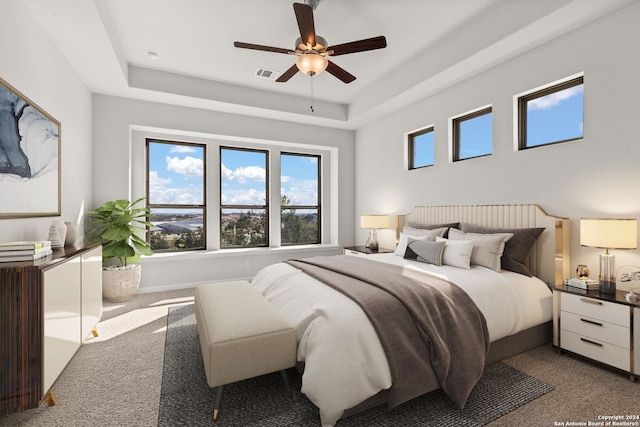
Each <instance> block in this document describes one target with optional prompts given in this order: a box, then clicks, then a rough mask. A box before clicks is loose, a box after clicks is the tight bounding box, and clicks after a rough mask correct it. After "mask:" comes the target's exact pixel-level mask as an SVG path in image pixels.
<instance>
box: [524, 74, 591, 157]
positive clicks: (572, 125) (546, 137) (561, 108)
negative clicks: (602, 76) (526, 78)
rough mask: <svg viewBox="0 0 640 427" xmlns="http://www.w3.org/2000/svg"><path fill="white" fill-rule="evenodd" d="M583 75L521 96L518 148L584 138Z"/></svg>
mask: <svg viewBox="0 0 640 427" xmlns="http://www.w3.org/2000/svg"><path fill="white" fill-rule="evenodd" d="M583 127H584V78H583V77H582V76H580V77H576V78H573V79H571V80H568V81H565V82H562V83H558V84H554V85H553V86H550V87H546V88H544V89H541V90H536V91H535V92H532V93H529V94H526V95H523V96H521V97H519V98H518V148H519V149H521V150H522V149H525V148H532V147H539V146H541V145H549V144H556V143H559V142H568V141H576V140H579V139H582V138H583V137H584V129H583Z"/></svg>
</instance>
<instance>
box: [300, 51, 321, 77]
mask: <svg viewBox="0 0 640 427" xmlns="http://www.w3.org/2000/svg"><path fill="white" fill-rule="evenodd" d="M296 65H297V66H298V69H299V70H300V71H302V72H303V73H305V74H308V75H310V76H315V75H316V74H320V73H321V72H323V71H324V70H325V69H326V68H327V65H329V61H328V60H327V58H325V57H324V56H322V55H320V54H317V53H305V54H303V55H300V56H298V59H296Z"/></svg>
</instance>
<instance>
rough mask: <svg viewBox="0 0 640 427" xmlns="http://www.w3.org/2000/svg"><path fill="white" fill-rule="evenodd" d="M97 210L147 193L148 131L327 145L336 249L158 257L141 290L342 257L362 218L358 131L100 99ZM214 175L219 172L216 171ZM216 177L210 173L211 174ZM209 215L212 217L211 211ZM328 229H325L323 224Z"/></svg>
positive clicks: (326, 206)
mask: <svg viewBox="0 0 640 427" xmlns="http://www.w3.org/2000/svg"><path fill="white" fill-rule="evenodd" d="M93 130H94V132H93V144H94V147H93V149H94V158H93V177H94V186H93V194H94V199H93V205H92V206H91V208H95V207H97V206H99V205H101V204H102V203H104V202H105V201H107V200H114V199H118V198H129V199H135V198H137V197H142V196H144V185H141V184H142V183H143V182H144V173H145V166H144V156H143V155H142V154H141V153H143V150H144V137H143V135H144V134H145V133H148V134H149V136H153V137H159V136H161V135H162V134H165V135H167V138H168V139H176V138H177V139H179V140H183V141H184V140H186V141H207V139H208V138H210V139H216V140H220V139H223V138H224V137H225V136H226V137H228V138H229V139H236V138H240V139H248V140H256V142H257V143H268V142H269V141H271V142H273V143H286V144H299V145H301V146H310V147H325V149H326V150H327V151H331V169H332V172H331V173H332V174H334V176H335V180H334V184H335V187H334V188H332V189H331V197H330V200H328V201H327V200H325V199H324V198H323V210H324V211H325V212H327V213H329V212H330V213H331V217H332V222H331V223H329V224H328V226H329V227H330V228H331V229H333V230H334V231H333V232H332V233H330V234H331V236H330V239H329V241H327V242H326V243H329V245H327V246H324V247H319V248H317V249H315V250H314V249H309V248H307V249H304V250H301V249H300V248H291V247H289V248H273V249H253V250H249V251H247V250H224V251H210V252H204V253H203V252H202V251H198V252H196V253H184V254H170V255H169V254H156V255H154V256H152V257H145V258H143V259H142V261H141V263H142V264H143V273H142V283H141V285H140V289H141V291H143V292H145V291H151V290H158V289H162V288H172V287H179V286H192V285H195V284H199V283H202V282H207V281H216V280H224V279H229V278H240V277H252V276H253V275H254V274H255V273H256V272H257V271H258V270H259V269H260V268H262V267H263V266H265V265H268V264H271V263H274V262H278V261H281V260H284V259H288V258H293V257H303V256H311V255H321V254H334V253H338V252H339V248H338V246H337V245H339V244H342V245H346V244H351V243H352V242H353V239H354V231H353V227H352V225H351V223H350V221H340V220H341V219H343V218H353V217H354V215H355V210H354V208H355V202H354V200H355V193H354V191H355V183H354V175H353V165H354V151H355V149H354V145H355V144H354V138H355V134H354V132H353V131H345V130H336V129H329V128H323V127H313V126H308V125H299V124H296V123H287V122H281V121H275V120H269V119H262V118H254V117H248V116H241V115H235V114H227V113H220V112H213V111H206V110H200V109H195V108H187V107H179V106H175V105H167V104H159V103H153V102H146V101H136V100H131V99H125V98H118V97H112V96H105V95H94V99H93ZM210 170H215V168H214V167H212V168H211V169H210ZM210 173H211V172H210ZM209 215H213V214H212V213H211V212H210V213H209ZM323 225H324V224H323Z"/></svg>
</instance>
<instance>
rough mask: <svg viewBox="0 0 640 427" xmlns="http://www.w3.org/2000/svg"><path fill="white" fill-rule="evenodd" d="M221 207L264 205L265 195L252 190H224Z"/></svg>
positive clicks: (262, 192)
mask: <svg viewBox="0 0 640 427" xmlns="http://www.w3.org/2000/svg"><path fill="white" fill-rule="evenodd" d="M221 199H222V200H221V202H222V204H223V205H264V203H265V201H266V193H265V192H264V191H259V190H256V189H254V188H250V189H248V190H236V191H229V190H225V191H223V192H222V197H221Z"/></svg>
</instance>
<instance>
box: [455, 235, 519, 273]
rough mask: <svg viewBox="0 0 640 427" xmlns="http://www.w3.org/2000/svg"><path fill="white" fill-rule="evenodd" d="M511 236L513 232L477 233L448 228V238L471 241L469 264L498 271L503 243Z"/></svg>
mask: <svg viewBox="0 0 640 427" xmlns="http://www.w3.org/2000/svg"><path fill="white" fill-rule="evenodd" d="M512 237H513V233H495V234H479V233H465V232H464V231H460V230H456V229H451V230H449V240H467V241H469V240H470V241H472V242H473V251H472V252H471V264H475V265H481V266H483V267H487V268H490V269H492V270H495V271H500V268H501V261H500V258H501V257H502V253H503V252H504V244H505V243H506V242H507V241H508V240H509V239H510V238H512Z"/></svg>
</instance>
